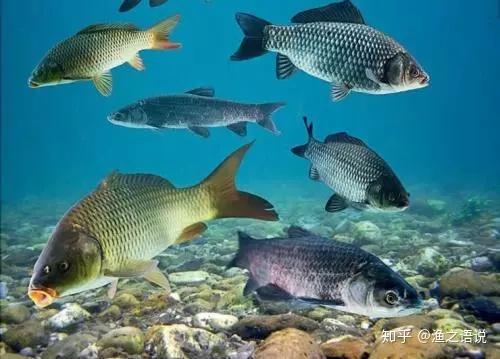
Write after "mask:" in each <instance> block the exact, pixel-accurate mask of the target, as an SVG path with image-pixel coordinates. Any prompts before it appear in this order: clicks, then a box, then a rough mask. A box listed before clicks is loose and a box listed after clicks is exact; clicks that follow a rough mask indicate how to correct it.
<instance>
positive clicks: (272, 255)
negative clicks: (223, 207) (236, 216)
mask: <svg viewBox="0 0 500 359" xmlns="http://www.w3.org/2000/svg"><path fill="white" fill-rule="evenodd" d="M238 239H239V250H238V253H237V254H236V256H235V258H234V259H233V261H232V262H231V263H230V265H229V266H231V267H240V268H244V269H247V270H248V271H249V280H248V282H247V284H246V286H245V289H244V291H243V294H244V295H249V294H251V293H252V292H256V293H257V295H258V298H259V299H261V300H275V301H289V302H290V304H293V303H298V304H301V303H304V304H318V305H324V306H329V307H333V308H335V309H338V310H342V311H346V312H350V313H356V314H361V315H365V316H368V317H371V318H382V317H398V316H405V315H410V314H412V313H415V312H418V311H420V310H421V308H422V306H423V302H422V301H421V298H420V297H419V295H418V293H417V292H416V290H415V289H414V288H413V287H412V286H411V285H410V284H408V283H407V282H406V281H405V280H404V279H403V277H401V276H400V275H399V274H397V273H396V272H394V271H393V270H392V269H391V268H389V267H388V266H387V265H386V264H385V263H384V262H382V261H381V260H380V259H379V258H377V257H376V256H374V255H373V254H370V253H368V252H365V251H364V250H362V249H361V248H358V247H356V246H354V245H352V244H348V243H343V242H339V241H336V240H333V239H327V238H322V237H320V236H317V235H315V234H313V233H311V232H309V231H307V230H305V229H302V228H299V227H295V226H292V227H290V229H289V230H288V236H287V237H285V238H268V239H254V238H252V237H250V236H249V235H247V234H245V233H243V232H239V233H238Z"/></svg>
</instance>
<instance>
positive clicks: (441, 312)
mask: <svg viewBox="0 0 500 359" xmlns="http://www.w3.org/2000/svg"><path fill="white" fill-rule="evenodd" d="M427 316H429V317H431V318H434V319H444V318H452V319H457V320H464V318H462V316H461V315H460V314H458V313H457V312H454V311H453V310H449V309H442V308H438V309H434V310H431V311H430V312H429V313H427Z"/></svg>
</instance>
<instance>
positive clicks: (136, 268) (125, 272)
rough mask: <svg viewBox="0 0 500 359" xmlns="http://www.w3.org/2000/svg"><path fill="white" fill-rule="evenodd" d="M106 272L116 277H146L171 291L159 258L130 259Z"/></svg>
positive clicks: (105, 272) (107, 274)
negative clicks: (161, 269) (159, 264)
mask: <svg viewBox="0 0 500 359" xmlns="http://www.w3.org/2000/svg"><path fill="white" fill-rule="evenodd" d="M104 274H105V275H106V276H110V277H116V278H132V277H144V278H145V279H146V280H148V281H150V282H152V283H154V284H157V285H159V286H160V287H163V288H165V290H167V291H170V284H169V282H168V279H167V277H165V275H164V274H163V273H162V272H161V271H160V270H159V269H158V261H157V260H139V259H129V260H127V261H125V262H124V263H123V264H122V265H121V266H120V268H116V269H108V270H105V271H104ZM116 282H118V280H116Z"/></svg>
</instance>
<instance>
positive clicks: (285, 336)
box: [254, 328, 325, 359]
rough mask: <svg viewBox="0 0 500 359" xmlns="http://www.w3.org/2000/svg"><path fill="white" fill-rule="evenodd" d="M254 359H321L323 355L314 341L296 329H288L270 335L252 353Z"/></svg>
mask: <svg viewBox="0 0 500 359" xmlns="http://www.w3.org/2000/svg"><path fill="white" fill-rule="evenodd" d="M254 358H255V359H275V358H287V359H304V358H308V359H323V358H325V355H324V354H323V352H322V351H321V349H320V347H319V345H318V344H317V343H316V342H315V341H314V339H313V338H312V337H311V336H310V335H309V334H307V333H306V332H303V331H301V330H298V329H294V328H288V329H283V330H280V331H277V332H275V333H273V334H271V335H270V336H269V337H268V338H267V339H266V340H264V341H263V342H262V343H261V344H259V346H258V347H257V349H256V350H255V353H254Z"/></svg>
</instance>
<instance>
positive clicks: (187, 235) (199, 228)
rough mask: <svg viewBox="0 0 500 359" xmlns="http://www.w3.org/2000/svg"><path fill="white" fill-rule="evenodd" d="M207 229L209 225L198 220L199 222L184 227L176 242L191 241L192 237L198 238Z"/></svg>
mask: <svg viewBox="0 0 500 359" xmlns="http://www.w3.org/2000/svg"><path fill="white" fill-rule="evenodd" d="M206 229H207V225H206V224H205V223H203V222H198V223H195V224H192V225H190V226H188V227H186V228H184V230H183V231H182V233H181V235H180V236H179V238H177V240H176V241H175V243H176V244H179V243H184V242H187V241H190V240H191V239H193V238H196V237H198V236H199V235H201V234H202V233H203V232H205V230H206Z"/></svg>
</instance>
